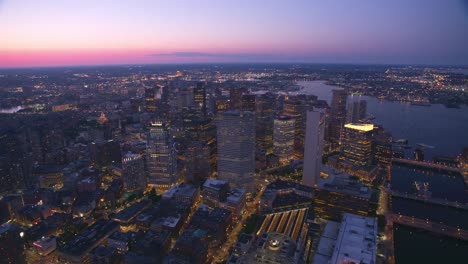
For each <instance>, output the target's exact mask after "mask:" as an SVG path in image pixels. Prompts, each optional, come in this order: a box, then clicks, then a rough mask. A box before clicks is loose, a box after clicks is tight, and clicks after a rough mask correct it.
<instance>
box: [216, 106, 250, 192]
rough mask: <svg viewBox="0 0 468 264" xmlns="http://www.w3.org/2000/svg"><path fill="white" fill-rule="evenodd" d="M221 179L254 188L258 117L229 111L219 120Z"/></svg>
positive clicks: (239, 185) (247, 188)
mask: <svg viewBox="0 0 468 264" xmlns="http://www.w3.org/2000/svg"><path fill="white" fill-rule="evenodd" d="M217 139H218V140H217V145H218V179H221V180H225V181H228V182H229V183H230V184H232V185H233V186H234V187H236V188H242V189H246V190H247V192H252V191H253V189H254V187H255V186H254V173H255V117H254V114H253V113H251V112H238V111H228V112H225V113H223V114H222V115H220V116H219V118H218V122H217Z"/></svg>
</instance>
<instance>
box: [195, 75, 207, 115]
mask: <svg viewBox="0 0 468 264" xmlns="http://www.w3.org/2000/svg"><path fill="white" fill-rule="evenodd" d="M193 101H194V102H195V106H196V107H197V108H198V109H200V110H201V111H202V113H203V115H206V90H205V86H204V85H203V83H202V82H199V83H197V86H196V87H195V89H193Z"/></svg>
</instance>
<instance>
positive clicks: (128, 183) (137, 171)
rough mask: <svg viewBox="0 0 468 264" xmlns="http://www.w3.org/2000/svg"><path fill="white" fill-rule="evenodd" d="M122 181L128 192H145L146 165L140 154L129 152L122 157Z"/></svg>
mask: <svg viewBox="0 0 468 264" xmlns="http://www.w3.org/2000/svg"><path fill="white" fill-rule="evenodd" d="M122 180H123V185H124V189H125V191H127V192H133V191H143V190H145V188H146V175H145V164H144V161H143V157H142V156H141V155H140V154H136V153H131V152H128V153H126V154H125V155H124V156H123V157H122Z"/></svg>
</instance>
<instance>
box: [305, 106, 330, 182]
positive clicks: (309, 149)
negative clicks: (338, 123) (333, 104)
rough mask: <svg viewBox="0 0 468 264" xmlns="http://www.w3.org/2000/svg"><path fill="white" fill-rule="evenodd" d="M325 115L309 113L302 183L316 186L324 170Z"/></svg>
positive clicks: (317, 112) (315, 112)
mask: <svg viewBox="0 0 468 264" xmlns="http://www.w3.org/2000/svg"><path fill="white" fill-rule="evenodd" d="M324 134H325V113H323V112H320V111H307V119H306V134H305V144H304V149H305V151H304V170H303V176H302V183H303V184H304V185H308V186H314V185H315V184H316V183H317V180H318V178H319V177H320V171H321V170H322V152H323V141H324Z"/></svg>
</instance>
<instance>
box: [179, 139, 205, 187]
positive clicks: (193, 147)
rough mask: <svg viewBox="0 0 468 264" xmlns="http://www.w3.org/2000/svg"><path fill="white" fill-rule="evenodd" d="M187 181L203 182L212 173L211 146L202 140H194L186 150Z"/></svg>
mask: <svg viewBox="0 0 468 264" xmlns="http://www.w3.org/2000/svg"><path fill="white" fill-rule="evenodd" d="M186 153H187V155H186V163H185V164H186V166H185V181H186V182H191V183H195V184H197V183H200V182H203V181H204V180H205V179H207V178H208V177H209V176H210V175H211V166H210V148H209V146H208V144H206V143H205V142H201V141H192V142H191V143H190V145H189V146H188V147H187V150H186Z"/></svg>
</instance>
